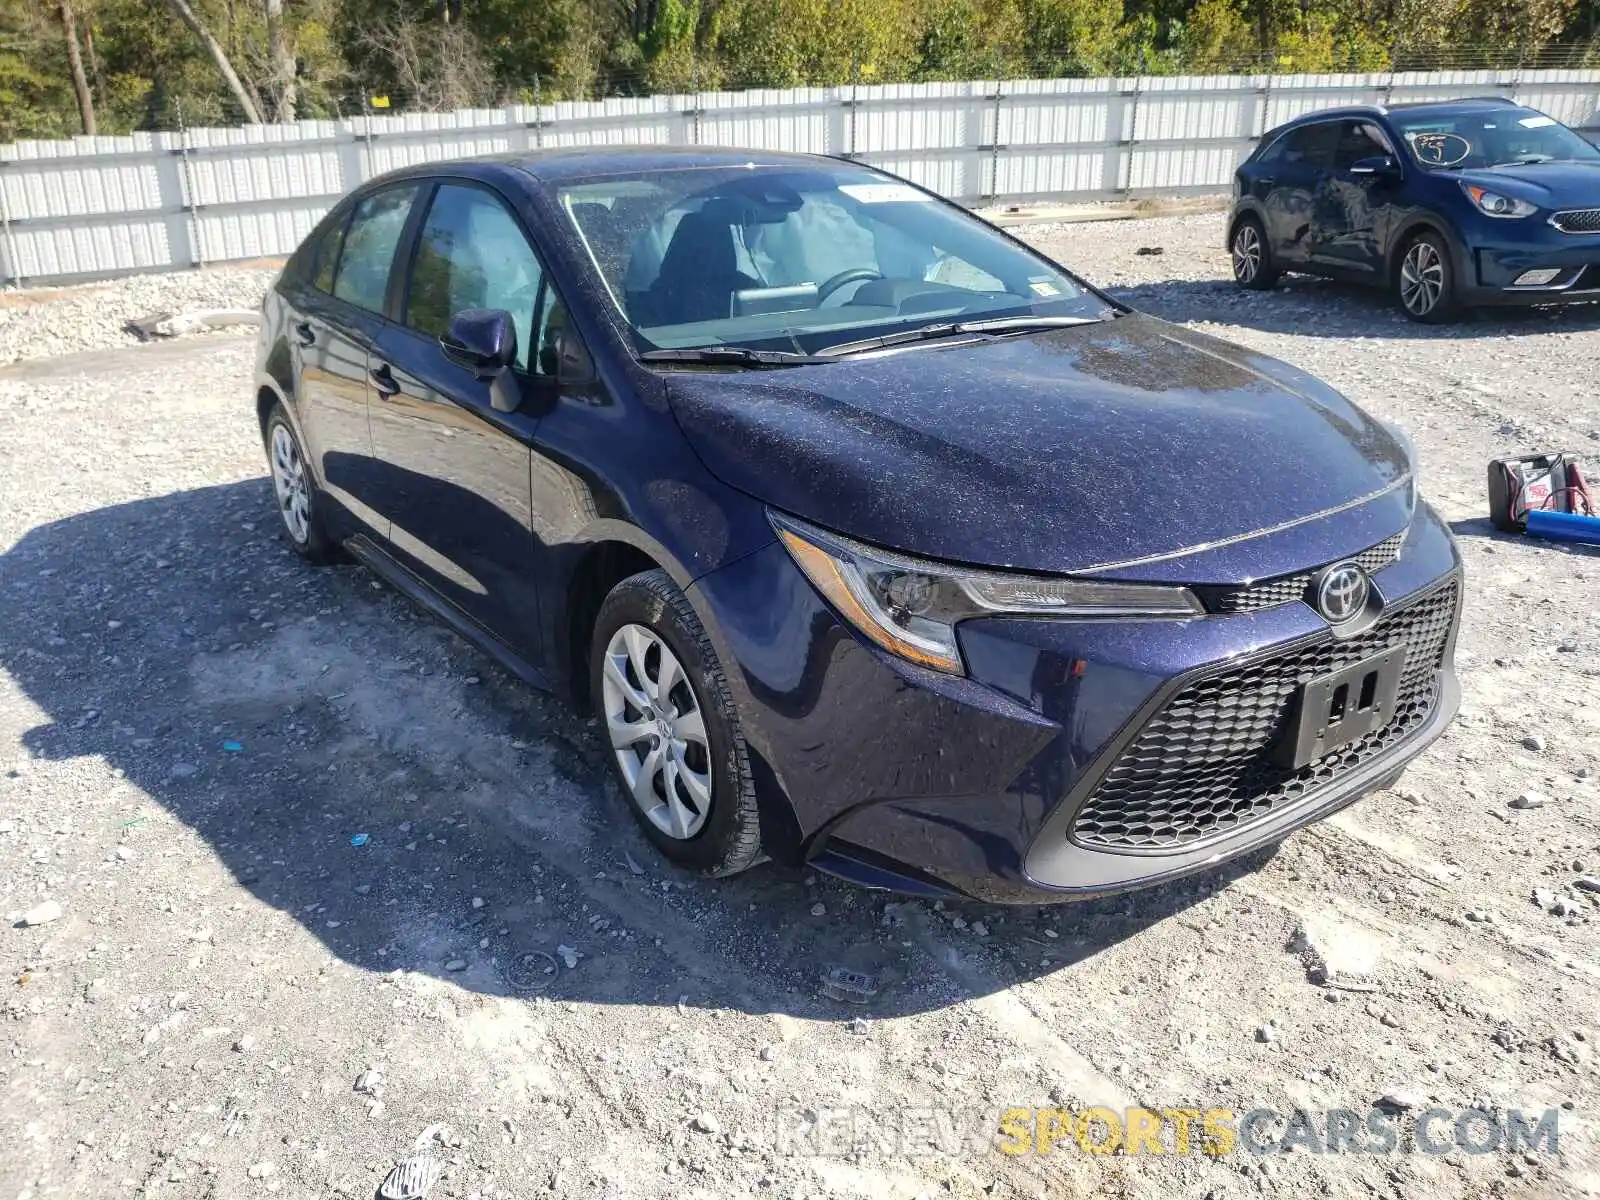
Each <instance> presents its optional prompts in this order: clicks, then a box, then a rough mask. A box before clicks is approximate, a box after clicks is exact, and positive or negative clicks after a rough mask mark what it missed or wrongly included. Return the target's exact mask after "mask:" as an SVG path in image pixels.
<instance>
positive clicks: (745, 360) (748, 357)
mask: <svg viewBox="0 0 1600 1200" xmlns="http://www.w3.org/2000/svg"><path fill="white" fill-rule="evenodd" d="M639 359H640V361H641V362H648V363H715V364H718V365H723V366H734V367H799V366H804V365H805V364H806V363H822V362H827V361H828V360H827V359H825V358H819V357H817V356H816V355H815V354H796V353H795V352H794V351H792V350H751V349H749V348H748V347H745V346H696V347H694V348H692V349H687V350H646V351H645V352H644V353H642V354H640V355H639Z"/></svg>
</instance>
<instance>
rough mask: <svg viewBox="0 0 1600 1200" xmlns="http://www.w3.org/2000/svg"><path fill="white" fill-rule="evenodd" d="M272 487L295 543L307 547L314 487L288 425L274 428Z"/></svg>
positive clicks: (279, 509) (309, 535) (284, 521)
mask: <svg viewBox="0 0 1600 1200" xmlns="http://www.w3.org/2000/svg"><path fill="white" fill-rule="evenodd" d="M271 457H272V486H273V489H274V490H275V491H276V492H277V493H278V511H279V512H280V513H282V514H283V524H284V526H285V528H287V529H288V530H289V536H290V537H292V538H293V539H294V540H295V544H296V545H299V546H303V545H305V544H306V542H307V541H308V540H309V539H310V537H311V489H310V488H309V487H308V486H307V484H306V468H305V463H304V462H302V461H301V459H300V448H299V447H298V446H296V445H295V444H294V435H293V434H291V433H290V432H289V428H288V426H286V425H282V424H278V425H274V426H273V427H272V456H271Z"/></svg>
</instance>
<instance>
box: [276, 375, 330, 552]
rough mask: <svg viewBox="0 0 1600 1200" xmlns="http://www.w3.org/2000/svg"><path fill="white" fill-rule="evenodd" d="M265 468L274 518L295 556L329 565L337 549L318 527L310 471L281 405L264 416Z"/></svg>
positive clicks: (318, 508) (319, 517)
mask: <svg viewBox="0 0 1600 1200" xmlns="http://www.w3.org/2000/svg"><path fill="white" fill-rule="evenodd" d="M265 439H266V444H267V466H268V468H269V469H270V470H271V472H272V491H273V494H274V496H275V497H276V499H277V502H278V515H279V516H281V517H282V518H283V528H284V531H285V532H286V533H288V535H289V544H290V545H291V546H293V547H294V549H295V553H297V554H299V555H300V556H301V557H302V558H304V559H307V560H308V561H310V562H314V563H329V562H332V561H334V560H335V559H336V558H338V556H339V547H338V545H337V544H336V543H335V542H334V541H333V539H332V538H330V537H329V536H328V534H327V531H326V530H325V529H324V528H323V524H322V506H321V504H320V503H319V501H318V497H317V489H316V486H315V485H314V484H313V483H312V482H311V470H310V468H308V467H307V466H306V456H305V453H304V452H303V451H302V450H301V449H300V439H299V438H297V437H296V436H295V434H294V428H293V427H292V426H291V425H290V424H289V417H288V414H287V413H285V412H284V411H283V405H281V404H275V405H273V406H272V411H271V412H270V413H269V414H268V415H267V427H266V430H265Z"/></svg>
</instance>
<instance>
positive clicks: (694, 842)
mask: <svg viewBox="0 0 1600 1200" xmlns="http://www.w3.org/2000/svg"><path fill="white" fill-rule="evenodd" d="M691 622H692V624H691ZM624 625H642V626H644V627H645V628H647V629H649V630H650V631H651V632H653V633H654V634H656V635H657V636H658V637H660V638H661V639H662V640H663V641H664V642H666V644H667V647H668V649H670V650H671V651H672V652H673V653H674V654H676V655H677V656H678V661H679V662H680V663H682V664H683V669H684V673H685V675H686V676H687V677H688V680H689V685H690V687H692V688H693V689H694V696H695V700H696V702H697V703H698V704H699V706H700V712H701V716H702V717H703V719H704V721H705V726H706V740H707V748H708V750H709V752H710V760H711V811H710V813H709V814H708V815H707V817H706V821H705V824H704V825H703V826H701V828H700V831H699V832H698V833H696V834H695V835H694V836H693V837H691V838H688V839H682V840H680V839H678V838H674V837H671V836H669V835H668V834H666V833H663V832H662V831H661V830H659V829H657V828H656V827H655V825H653V824H652V823H651V822H650V819H649V818H648V817H646V816H645V814H644V813H643V812H642V811H641V810H640V808H639V805H638V803H637V802H636V801H635V800H634V798H633V796H632V794H631V793H630V792H629V790H628V786H627V781H626V780H625V779H624V778H623V775H622V768H621V765H620V764H619V763H618V762H617V755H616V751H615V750H613V749H612V746H611V739H610V737H609V735H608V733H607V731H606V714H605V693H604V681H603V671H604V661H605V659H604V656H605V651H606V647H607V645H608V644H609V643H610V641H611V638H612V636H613V635H614V634H615V633H616V632H617V630H618V629H621V628H622V627H623V626H624ZM707 655H712V656H714V655H715V651H714V650H713V649H712V648H711V644H710V640H709V638H707V637H706V634H705V630H704V628H703V627H702V626H701V625H700V623H699V621H698V620H696V619H695V617H694V613H693V610H691V609H689V607H688V601H687V599H685V598H684V597H683V594H682V593H681V592H680V591H678V589H677V587H676V586H675V585H674V584H673V583H672V581H671V579H670V577H669V576H668V575H667V574H666V572H664V571H650V572H645V573H644V574H641V575H635V576H632V577H631V578H629V579H625V580H623V581H622V582H621V583H619V584H618V585H617V586H616V588H614V589H613V590H612V592H611V594H610V595H609V596H607V597H606V600H605V603H604V604H602V605H601V607H600V615H599V617H598V618H597V619H596V621H595V627H594V635H593V637H592V639H591V641H590V646H589V695H590V698H591V701H592V704H593V708H594V713H595V717H596V721H597V725H598V727H599V731H600V740H601V745H602V748H603V750H604V752H605V754H606V755H607V758H608V761H609V763H610V768H611V773H612V778H614V779H615V780H616V781H617V787H618V790H619V791H620V792H621V793H622V802H623V803H624V804H626V805H627V807H628V811H629V812H630V813H632V814H633V818H634V820H635V821H636V822H637V823H638V825H639V828H640V829H641V830H642V831H643V832H644V835H645V836H646V837H647V838H649V839H650V841H651V842H652V843H653V844H654V845H655V846H656V848H657V849H659V850H660V851H661V852H662V854H664V855H665V856H666V857H667V858H669V859H671V860H672V861H673V862H675V863H678V864H679V865H681V866H684V867H688V868H690V869H692V870H696V871H702V872H706V873H709V874H726V873H731V872H732V871H735V870H739V869H742V867H744V866H747V865H749V864H748V862H747V861H738V860H741V859H745V858H748V857H750V856H749V855H746V854H744V853H743V852H742V850H743V841H744V837H745V823H746V821H748V820H749V819H750V814H751V813H752V812H753V805H752V804H751V803H750V800H751V796H752V794H753V793H752V788H751V785H750V779H749V767H748V765H747V758H746V755H745V753H744V740H743V736H742V734H741V733H740V732H739V726H738V714H737V712H736V711H734V709H733V702H732V698H731V697H730V696H728V695H727V689H726V686H725V685H724V684H722V683H721V681H720V679H719V678H718V669H717V667H716V664H715V661H714V658H713V660H712V661H709V662H708V661H707Z"/></svg>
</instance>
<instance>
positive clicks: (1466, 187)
mask: <svg viewBox="0 0 1600 1200" xmlns="http://www.w3.org/2000/svg"><path fill="white" fill-rule="evenodd" d="M1461 190H1462V191H1464V192H1465V193H1466V194H1467V196H1468V198H1469V199H1470V200H1471V201H1472V202H1473V204H1475V205H1477V206H1478V211H1479V212H1481V213H1482V214H1483V215H1484V216H1486V217H1531V216H1533V214H1534V213H1536V212H1538V211H1539V210H1538V209H1537V208H1535V207H1534V206H1533V205H1531V204H1529V203H1528V202H1527V201H1526V200H1518V199H1517V198H1516V197H1515V196H1502V195H1501V194H1500V193H1499V192H1491V191H1490V190H1489V189H1488V188H1481V187H1479V186H1478V185H1477V184H1475V183H1463V184H1462V185H1461Z"/></svg>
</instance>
